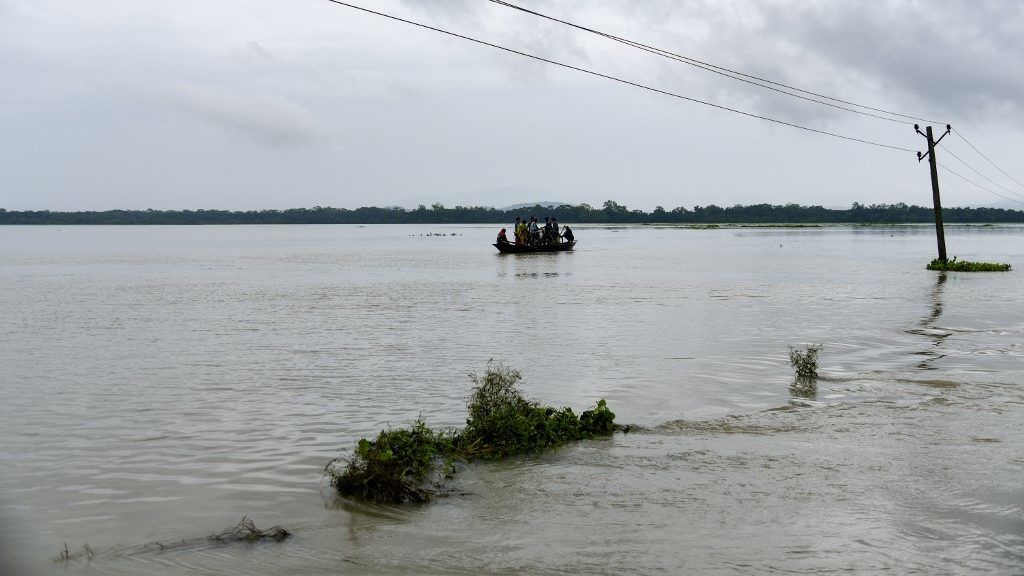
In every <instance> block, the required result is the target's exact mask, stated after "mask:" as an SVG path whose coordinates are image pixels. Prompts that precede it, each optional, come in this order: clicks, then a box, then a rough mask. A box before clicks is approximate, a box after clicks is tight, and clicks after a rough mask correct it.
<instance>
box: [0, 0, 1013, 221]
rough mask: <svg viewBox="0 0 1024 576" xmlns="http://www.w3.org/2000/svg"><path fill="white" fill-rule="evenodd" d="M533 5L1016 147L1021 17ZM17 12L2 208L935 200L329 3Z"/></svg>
mask: <svg viewBox="0 0 1024 576" xmlns="http://www.w3.org/2000/svg"><path fill="white" fill-rule="evenodd" d="M520 2H521V3H523V4H524V5H526V6H528V7H531V8H535V9H537V10H540V11H543V12H548V13H551V14H552V15H555V16H560V17H565V18H568V19H572V20H574V21H578V22H580V23H581V24H586V25H590V26H593V27H596V28H600V29H604V30H607V31H609V32H612V33H615V34H619V35H622V36H625V37H630V38H634V39H637V40H641V41H644V42H646V43H649V44H652V45H656V46H660V47H663V48H667V49H671V50H674V51H677V52H680V53H682V54H687V55H690V56H694V57H697V58H700V59H703V60H706V61H709V62H713V63H716V64H720V65H723V66H727V67H730V68H734V69H737V70H742V71H745V72H749V73H752V74H757V75H761V76H765V77H768V78H772V79H775V80H779V81H782V82H787V83H791V84H794V85H797V86H801V87H805V88H809V89H813V90H816V91H821V92H824V93H827V94H832V95H835V96H839V97H843V98H848V99H852V100H856V101H863V102H865V103H868V104H874V105H880V106H884V107H891V108H894V109H897V110H900V111H907V112H910V113H921V114H926V115H931V116H939V119H943V120H944V119H946V118H949V119H950V121H951V122H953V123H954V124H957V123H965V124H967V127H968V128H969V129H970V133H971V134H972V135H976V136H977V139H976V141H977V142H978V143H979V144H981V145H982V147H983V148H984V149H986V150H988V151H993V150H994V151H995V152H994V154H995V157H996V159H997V160H998V159H1000V153H1001V152H1002V150H1003V149H1012V146H1010V145H1011V144H1012V143H1013V142H1014V141H1015V140H1016V139H1019V134H1018V133H1017V132H1016V129H1015V127H1014V126H1013V124H1014V122H1015V123H1017V124H1019V120H1020V118H1021V103H1020V99H1019V98H1018V95H1019V94H1020V93H1021V90H1022V88H1024V85H1022V82H1024V78H1022V77H1021V76H1020V75H1018V74H1014V73H1013V72H1014V69H1013V65H1014V63H1015V62H1017V61H1020V60H1021V57H1022V56H1024V43H1019V42H1018V40H1017V39H1018V38H1019V37H1021V36H1022V34H1021V32H1022V28H1024V24H1022V22H1024V17H1022V8H1021V7H1020V6H1017V5H1013V4H1010V3H1005V2H999V3H997V2H980V3H968V2H964V1H961V2H955V1H952V0H945V1H937V2H934V3H930V4H929V10H927V11H925V10H922V9H921V8H919V7H918V6H916V5H915V3H910V2H903V1H898V0H878V1H877V2H872V3H870V4H865V3H864V2H862V1H854V0H830V1H828V2H810V1H800V2H797V1H796V0H769V1H755V0H715V1H712V0H684V1H676V0H671V1H670V0H650V1H645V2H642V3H638V2H631V1H627V0H597V1H594V2H586V3H583V2H567V1H561V0H520ZM356 3H359V2H358V1H357V2H356ZM364 4H365V5H366V6H368V7H371V8H376V9H380V10H383V11H385V12H393V13H395V14H398V15H404V16H407V17H410V18H413V19H416V20H422V21H424V22H426V23H432V24H436V25H439V26H442V27H444V28H449V29H452V30H453V31H460V32H465V33H468V34H471V35H474V36H479V37H481V38H482V39H487V40H491V41H495V42H497V43H500V44H504V45H507V46H509V47H512V48H517V49H522V50H524V51H528V52H532V53H537V54H539V55H543V56H549V57H553V58H555V59H558V60H562V61H565V62H566V63H570V64H579V65H583V66H586V67H590V68H593V69H595V70H597V71H601V72H607V73H611V74H615V75H618V76H622V77H623V78H627V79H632V80H637V81H640V82H643V83H648V84H651V85H654V86H657V87H662V88H665V89H669V90H674V91H677V92H679V93H681V94H685V95H689V96H694V97H698V98H704V99H707V100H710V101H714V102H719V103H722V104H726V105H733V106H736V107H738V108H742V109H747V110H751V111H753V112H757V113H762V114H767V115H771V116H776V117H779V118H780V119H784V120H788V121H794V122H799V123H805V124H807V125H810V126H814V127H821V128H830V129H835V130H837V131H841V132H843V133H844V134H849V135H851V136H857V137H870V138H875V139H878V140H882V141H886V142H891V143H895V144H898V145H901V146H918V145H919V142H918V140H919V138H918V137H917V136H915V135H914V134H913V133H912V131H908V130H906V129H905V127H902V126H891V125H889V124H886V123H880V122H877V121H875V120H871V119H863V118H860V117H857V116H851V115H848V114H845V113H841V112H837V111H834V110H830V109H828V108H824V107H820V106H812V105H806V104H804V103H802V102H800V101H797V100H793V99H791V98H787V97H783V96H778V95H774V94H772V93H770V92H766V91H763V90H759V89H756V88H752V87H750V86H748V85H745V84H741V83H737V82H735V81H731V80H727V79H723V78H720V77H718V76H714V75H711V74H708V73H706V72H703V71H700V70H696V69H693V68H691V67H688V66H684V65H681V64H678V63H673V62H669V61H666V60H663V59H659V58H657V57H654V56H651V55H647V54H643V53H640V52H637V51H635V50H633V49H631V48H627V47H624V46H621V45H618V44H615V43H611V42H609V41H607V40H605V39H602V38H597V37H594V36H592V35H588V34H585V33H582V32H579V31H574V30H572V29H569V28H566V27H564V26H561V25H558V24H552V23H548V22H543V21H541V20H538V19H536V18H534V17H532V16H528V15H525V14H521V13H517V12H515V11H512V10H509V9H506V8H501V7H498V6H495V5H492V4H490V3H487V2H483V1H482V0H436V1H413V0H374V1H373V2H365V3H364ZM0 13H2V15H3V17H2V18H0V86H3V90H0V133H3V134H4V135H5V138H4V139H2V140H0V194H2V196H0V203H2V204H4V205H5V207H32V208H54V209H58V208H62V207H66V206H72V205H73V206H75V207H78V208H88V207H114V206H123V207H133V206H135V207H139V206H141V207H148V206H162V207H181V208H185V207H196V206H195V202H196V199H197V198H199V199H202V200H203V201H204V202H207V199H208V200H209V203H208V204H207V205H216V206H221V207H238V208H247V207H254V208H259V207H287V206H293V205H303V204H305V205H312V204H321V205H329V204H330V205H339V206H355V205H360V204H364V203H376V204H393V203H396V202H397V201H403V202H404V201H406V200H408V199H415V200H417V202H420V201H422V202H424V203H427V204H429V203H431V202H432V201H441V202H444V203H446V204H454V203H467V202H470V201H476V202H481V203H486V204H495V205H508V204H514V203H517V202H520V201H529V200H537V199H538V198H518V197H511V196H515V195H517V194H531V193H533V192H531V191H536V193H537V194H541V193H543V196H544V197H545V198H548V199H551V198H553V199H558V200H567V201H573V202H582V201H586V202H590V203H591V204H600V203H601V202H602V201H603V200H605V199H607V198H616V199H618V200H619V201H622V202H625V203H626V204H629V205H631V206H632V205H636V206H637V207H643V206H646V207H648V208H650V207H653V205H655V204H661V205H664V206H666V207H671V206H678V205H690V206H692V205H693V204H707V203H709V202H718V203H731V202H761V201H779V202H781V201H801V202H812V203H823V204H827V205H848V204H849V203H850V202H851V201H853V200H857V201H861V202H873V201H900V200H903V201H908V202H918V203H921V202H926V201H927V200H928V197H927V196H926V195H925V194H927V192H928V190H927V182H926V174H925V175H924V177H923V178H922V174H923V173H922V172H921V171H920V170H918V168H919V167H918V166H917V164H916V161H915V160H913V159H912V158H911V159H907V158H904V157H903V156H901V155H894V154H893V153H891V152H889V151H879V150H875V149H870V148H866V147H863V146H859V145H855V144H849V143H843V142H839V141H836V140H832V139H827V138H825V137H821V136H814V135H808V134H806V133H801V132H797V131H794V130H792V129H788V128H783V127H778V126H772V125H769V124H766V123H763V122H757V121H752V120H749V119H745V118H742V117H739V116H736V115H733V114H729V113H726V112H721V111H716V110H712V109H709V108H706V107H702V106H699V105H696V104H692V103H686V102H681V101H678V100H673V99H670V98H666V97H664V96H659V95H654V94H649V93H646V92H641V91H638V90H636V89H634V88H629V87H626V86H622V85H618V84H615V83H611V82H608V81H605V80H601V79H596V78H593V77H589V76H586V75H582V74H579V73H577V72H572V71H567V70H563V69H559V68H555V67H551V66H548V65H544V64H539V63H536V62H532V61H529V60H526V59H522V58H520V57H517V56H512V55H508V54H504V53H501V52H499V51H496V50H494V49H492V48H487V47H482V46H478V45H474V44H470V43H467V42H465V41H462V40H457V39H452V38H446V37H443V36H441V35H438V34H436V33H432V32H429V31H424V30H418V29H415V28H412V27H409V26H407V25H403V24H399V23H395V22H390V21H387V20H384V19H381V18H379V17H375V16H370V15H366V14H362V13H359V12H356V11H353V10H351V9H348V8H343V7H340V6H337V5H333V4H330V3H328V2H319V1H313V2H303V3H292V2H289V3H282V2H277V1H272V0H224V1H223V2H217V3H210V2H205V1H201V0H181V1H180V2H176V3H173V4H160V3H157V4H139V3H137V2H132V1H129V0H95V2H93V3H90V4H88V5H86V4H80V3H78V4H76V3H71V4H69V3H65V2H58V1H57V0H0ZM1007 118H1010V119H1012V120H1013V121H1014V122H1010V123H1006V124H1004V120H1006V119H1007ZM958 127H961V126H959V125H958ZM238 143H241V144H242V145H236V144H238ZM947 143H950V141H947ZM951 144H952V145H956V143H955V141H954V142H952V143H951ZM142 151H144V153H143V152H142ZM958 152H968V153H969V152H970V150H966V151H965V150H963V148H962V147H961V148H959V149H958ZM865 167H870V170H867V169H865ZM1007 167H1008V168H1009V169H1010V171H1011V172H1021V171H1018V170H1015V169H1014V166H1013V165H1012V164H1011V165H1008V166H1007ZM837 174H845V175H846V176H848V177H843V178H837V177H836V175H837ZM296 182H301V183H302V184H301V187H297V186H296V185H295V183H296ZM826 182H827V183H828V185H827V188H826V187H825V184H823V183H826ZM185 188H187V190H188V192H187V193H185V192H183V191H182V190H183V189H185ZM948 189H949V192H948V194H950V196H951V199H950V202H952V203H954V204H955V203H957V202H961V203H968V202H970V203H978V202H980V201H981V200H980V199H978V198H977V193H976V191H971V190H969V189H967V188H965V187H964V186H963V185H962V184H960V185H959V186H958V185H957V184H956V183H955V182H954V183H953V185H950V186H949V187H948ZM283 190H284V191H288V193H287V195H285V194H283V193H282V191H283ZM946 190H947V188H946V187H944V194H946ZM922 191H923V193H924V194H922ZM972 194H973V195H972ZM996 200H998V199H996ZM637 203H639V204H637Z"/></svg>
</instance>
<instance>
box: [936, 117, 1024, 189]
mask: <svg viewBox="0 0 1024 576" xmlns="http://www.w3.org/2000/svg"><path fill="white" fill-rule="evenodd" d="M953 132H956V135H957V136H959V137H960V139H961V140H963V141H964V142H966V143H967V145H968V146H970V147H971V148H973V149H974V151H975V152H977V153H978V155H979V156H981V157H982V158H984V159H985V160H988V163H989V164H991V165H993V166H995V168H996V170H999V171H1000V172H1002V173H1003V176H1006V177H1007V178H1009V179H1010V180H1013V181H1014V182H1016V183H1017V185H1018V186H1020V187H1021V188H1024V184H1021V182H1020V180H1017V179H1016V178H1014V177H1013V176H1010V174H1009V173H1007V172H1006V170H1003V169H1002V168H1000V167H999V165H998V164H996V163H995V162H993V161H992V159H991V158H989V157H988V156H986V155H985V153H984V152H982V151H981V150H978V147H977V146H975V145H974V144H971V141H970V140H968V139H967V137H966V136H964V135H963V134H961V133H960V131H959V130H953Z"/></svg>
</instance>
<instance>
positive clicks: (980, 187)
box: [936, 162, 1024, 205]
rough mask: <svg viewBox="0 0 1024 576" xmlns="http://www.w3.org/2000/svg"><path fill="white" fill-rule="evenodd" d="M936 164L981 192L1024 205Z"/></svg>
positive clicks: (940, 164) (939, 163)
mask: <svg viewBox="0 0 1024 576" xmlns="http://www.w3.org/2000/svg"><path fill="white" fill-rule="evenodd" d="M936 164H938V165H939V168H942V169H943V170H945V171H946V172H949V173H950V174H952V175H953V176H956V177H957V178H959V179H961V180H963V181H964V182H967V183H969V184H973V185H974V186H976V187H978V188H979V189H981V190H984V191H985V192H988V193H989V194H994V195H996V196H999V197H1000V198H1002V199H1004V200H1009V201H1010V202H1016V203H1017V204H1021V205H1024V202H1022V201H1020V200H1017V199H1016V198H1010V197H1009V196H1003V195H1002V194H1000V193H999V192H996V191H995V190H991V189H989V188H986V187H985V186H982V185H981V184H978V183H977V182H975V181H974V180H971V179H970V178H968V177H966V176H964V175H963V174H960V173H958V172H956V171H955V170H951V169H950V168H947V167H946V166H944V165H943V164H942V163H941V162H936Z"/></svg>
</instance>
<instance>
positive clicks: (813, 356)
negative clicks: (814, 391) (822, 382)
mask: <svg viewBox="0 0 1024 576" xmlns="http://www.w3.org/2000/svg"><path fill="white" fill-rule="evenodd" d="M820 351H821V344H812V345H811V346H808V347H807V348H806V349H805V350H798V349H795V348H793V347H792V346H790V348H789V363H790V364H791V365H792V366H793V368H795V369H796V377H797V378H806V379H812V380H813V379H815V378H817V377H818V352H820Z"/></svg>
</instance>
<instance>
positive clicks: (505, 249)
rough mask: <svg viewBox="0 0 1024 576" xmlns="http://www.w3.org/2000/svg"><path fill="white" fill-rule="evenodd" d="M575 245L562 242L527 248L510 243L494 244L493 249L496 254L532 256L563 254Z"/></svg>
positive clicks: (523, 245)
mask: <svg viewBox="0 0 1024 576" xmlns="http://www.w3.org/2000/svg"><path fill="white" fill-rule="evenodd" d="M575 245H576V241H575V240H573V241H572V242H562V243H560V244H543V245H540V246H528V245H526V244H516V243H514V242H510V243H508V244H494V247H495V248H497V249H498V252H501V253H502V254H532V253H534V252H565V251H568V250H572V247H573V246H575Z"/></svg>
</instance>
